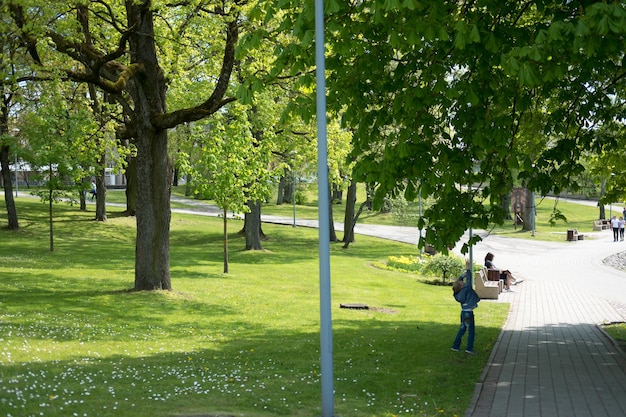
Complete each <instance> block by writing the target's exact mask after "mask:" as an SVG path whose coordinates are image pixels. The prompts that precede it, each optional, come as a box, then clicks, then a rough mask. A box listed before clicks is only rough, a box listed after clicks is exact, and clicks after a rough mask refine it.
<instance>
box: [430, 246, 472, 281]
mask: <svg viewBox="0 0 626 417" xmlns="http://www.w3.org/2000/svg"><path fill="white" fill-rule="evenodd" d="M463 271H465V260H464V259H462V258H460V257H458V256H456V255H442V254H440V253H439V254H437V255H434V256H430V257H428V260H427V262H426V264H425V265H424V266H423V269H422V272H424V273H430V274H433V275H438V276H441V282H442V283H443V284H444V285H445V284H446V279H447V278H448V277H457V276H459V275H461V274H462V273H463Z"/></svg>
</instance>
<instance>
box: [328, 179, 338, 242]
mask: <svg viewBox="0 0 626 417" xmlns="http://www.w3.org/2000/svg"><path fill="white" fill-rule="evenodd" d="M331 197H332V194H331V191H330V188H329V190H328V217H329V222H328V225H329V227H330V241H331V242H338V241H339V238H337V232H336V231H335V220H334V219H333V199H332V198H331Z"/></svg>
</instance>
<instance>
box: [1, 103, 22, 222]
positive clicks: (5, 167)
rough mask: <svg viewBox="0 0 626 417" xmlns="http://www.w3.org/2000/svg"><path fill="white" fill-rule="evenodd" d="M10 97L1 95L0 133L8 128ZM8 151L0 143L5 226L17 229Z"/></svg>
mask: <svg viewBox="0 0 626 417" xmlns="http://www.w3.org/2000/svg"><path fill="white" fill-rule="evenodd" d="M11 97H12V96H11V94H8V95H6V94H3V96H2V103H1V105H2V111H1V112H0V135H4V134H7V133H8V130H9V104H10V102H11ZM10 152H11V147H10V146H9V145H2V146H1V147H0V168H1V169H2V181H3V183H4V202H5V204H6V206H7V217H8V219H9V224H8V226H7V228H8V229H9V230H17V229H18V228H19V223H18V221H17V209H16V208H15V200H14V198H13V183H12V181H11V169H10V168H9V157H10ZM16 168H17V167H16ZM16 181H17V178H16ZM16 185H17V183H16Z"/></svg>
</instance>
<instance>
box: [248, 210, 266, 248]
mask: <svg viewBox="0 0 626 417" xmlns="http://www.w3.org/2000/svg"><path fill="white" fill-rule="evenodd" d="M247 205H248V207H249V208H250V213H246V214H245V215H244V227H243V232H244V234H245V236H246V250H262V249H263V246H262V245H261V239H262V238H264V237H265V236H264V234H263V230H262V229H261V202H260V201H248V203H247Z"/></svg>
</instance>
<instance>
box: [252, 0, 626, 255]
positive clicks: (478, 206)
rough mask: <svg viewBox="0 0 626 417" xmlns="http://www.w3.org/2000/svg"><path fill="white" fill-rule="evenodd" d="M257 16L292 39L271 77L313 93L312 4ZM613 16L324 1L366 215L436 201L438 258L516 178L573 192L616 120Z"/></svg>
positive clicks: (485, 219) (430, 225) (599, 10)
mask: <svg viewBox="0 0 626 417" xmlns="http://www.w3.org/2000/svg"><path fill="white" fill-rule="evenodd" d="M255 13H256V14H253V16H254V15H259V16H261V17H262V18H267V17H268V16H271V17H279V18H280V21H279V22H278V23H277V24H276V26H275V27H273V28H270V29H275V33H279V32H284V31H287V30H288V31H291V33H293V34H294V38H295V39H294V40H293V41H292V42H290V43H289V44H288V45H287V46H286V47H285V48H282V49H280V50H278V51H277V52H278V54H277V59H276V60H275V70H274V72H275V73H276V74H281V73H283V72H291V73H294V74H295V73H300V74H302V77H301V79H300V82H301V84H304V85H311V84H312V83H313V78H312V76H311V72H310V70H311V68H313V65H314V62H313V58H314V54H313V50H314V49H313V48H314V45H313V36H312V33H313V29H314V13H313V5H312V4H311V3H300V2H293V1H292V2H290V1H285V2H280V3H277V2H273V1H267V2H263V3H261V4H260V6H259V8H257V9H256V10H255ZM625 19H626V11H625V9H624V4H623V3H622V2H611V3H605V2H582V1H571V2H565V3H564V2H561V1H556V0H550V1H544V0H529V1H525V2H502V1H499V0H486V1H483V2H481V3H480V5H479V4H477V3H475V2H458V1H439V0H429V1H422V2H414V1H403V2H389V1H383V0H374V1H371V2H361V3H345V2H336V1H331V2H328V3H326V29H327V31H326V39H327V42H328V48H327V57H326V68H327V88H328V92H327V94H328V105H329V109H330V110H331V111H337V112H339V111H341V114H342V115H343V123H344V125H345V126H347V127H349V128H351V129H353V130H354V138H353V145H354V149H353V152H352V154H351V159H352V160H353V161H355V163H356V166H355V171H354V172H355V174H354V175H355V179H357V180H359V181H365V182H367V183H369V184H373V185H376V186H377V188H376V190H377V191H376V196H375V204H376V205H377V206H380V204H381V203H382V201H383V199H384V198H385V197H386V196H387V195H389V194H391V195H396V194H398V193H404V194H405V197H406V198H407V200H409V201H411V200H414V199H415V198H416V196H417V190H418V187H420V186H421V189H422V192H423V196H432V197H433V198H434V204H433V205H432V206H430V207H429V208H428V209H426V211H425V212H424V217H423V218H422V219H421V220H420V224H419V226H420V227H424V228H425V230H426V235H425V237H424V239H423V240H422V241H421V243H420V244H421V245H422V246H423V245H424V244H426V243H430V244H433V245H434V246H435V247H436V248H437V249H439V250H444V251H445V250H447V248H448V247H449V246H451V245H453V244H454V243H456V242H457V241H458V240H459V239H460V238H461V236H462V235H463V233H464V232H465V231H466V230H467V229H468V228H469V227H471V226H473V227H486V226H487V225H488V224H489V223H490V222H495V223H501V222H502V221H503V220H504V218H505V216H506V212H505V211H504V210H503V208H502V207H501V204H500V203H501V196H502V195H505V194H507V193H509V192H510V190H511V188H512V186H513V185H514V178H517V179H519V180H520V181H522V182H524V183H525V184H527V186H528V187H529V188H530V189H531V190H535V191H537V192H538V193H540V194H542V195H545V194H547V193H548V192H556V193H558V192H560V191H561V190H563V189H565V188H568V189H575V188H576V187H577V183H576V178H577V177H576V176H577V175H578V174H579V173H580V172H581V171H582V169H583V167H582V165H581V164H580V162H579V158H580V157H581V156H582V155H584V154H585V153H586V152H594V153H595V152H598V151H599V150H600V148H602V146H603V142H602V141H599V140H598V138H597V136H596V135H595V134H594V132H595V129H597V128H598V127H599V126H601V125H603V124H605V123H610V122H611V121H613V120H615V119H616V118H619V117H621V116H623V105H624V101H623V100H624V98H623V91H624V89H623V84H624V79H625V78H626V77H625V69H624V66H623V62H624V61H623V59H624V48H623V45H624V44H625V39H624V32H625V31H626V24H625ZM273 33H274V31H273ZM254 36H259V35H258V34H255V35H251V36H250V39H251V41H250V42H252V39H254ZM246 42H248V41H246ZM311 103H312V101H311V99H306V98H304V97H303V98H301V99H300V100H299V101H298V102H296V103H295V106H298V108H301V109H302V112H307V113H308V114H311V113H312V111H313V110H312V109H313V107H312V106H311ZM531 125H532V129H531V128H530V126H531ZM530 131H536V132H539V139H540V140H539V141H537V142H536V145H537V146H531V147H529V146H527V145H528V144H529V137H530V136H529V135H528V134H527V133H528V132H530ZM541 143H543V144H544V146H538V145H540V144H541ZM470 186H471V187H470ZM484 200H487V201H488V202H489V203H490V204H487V205H484V204H483V201H484ZM478 239H479V237H477V236H476V237H475V238H474V241H476V240H478ZM474 241H472V242H469V244H472V243H474ZM465 250H467V246H466V247H465Z"/></svg>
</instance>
